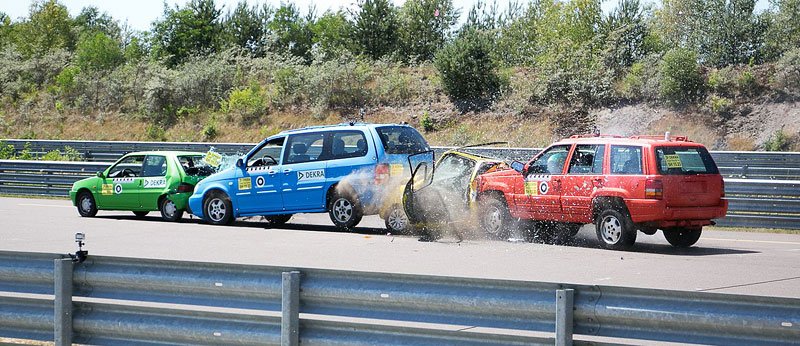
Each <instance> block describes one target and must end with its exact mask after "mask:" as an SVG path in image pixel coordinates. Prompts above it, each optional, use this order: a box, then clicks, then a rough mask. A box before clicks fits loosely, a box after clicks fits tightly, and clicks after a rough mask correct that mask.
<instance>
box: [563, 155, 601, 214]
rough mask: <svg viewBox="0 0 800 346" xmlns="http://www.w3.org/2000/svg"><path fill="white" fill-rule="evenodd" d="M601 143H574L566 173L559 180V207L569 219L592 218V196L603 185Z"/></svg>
mask: <svg viewBox="0 0 800 346" xmlns="http://www.w3.org/2000/svg"><path fill="white" fill-rule="evenodd" d="M605 148H606V146H605V145H604V144H578V145H576V146H575V150H574V151H573V152H572V156H571V157H570V160H569V166H568V168H567V174H566V175H564V177H563V178H562V180H561V208H562V210H563V211H564V217H565V218H566V220H564V221H570V222H582V223H583V222H585V223H589V222H591V220H592V195H593V193H594V191H595V190H596V189H599V188H602V187H603V186H604V184H605V179H604V178H603V162H605Z"/></svg>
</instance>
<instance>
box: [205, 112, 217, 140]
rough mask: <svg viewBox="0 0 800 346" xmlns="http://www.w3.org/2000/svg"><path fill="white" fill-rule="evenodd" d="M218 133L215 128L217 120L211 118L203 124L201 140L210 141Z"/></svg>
mask: <svg viewBox="0 0 800 346" xmlns="http://www.w3.org/2000/svg"><path fill="white" fill-rule="evenodd" d="M218 134H219V132H218V130H217V120H216V119H215V118H213V117H212V118H211V120H209V121H208V122H207V123H206V125H205V126H203V140H205V141H210V140H213V139H214V138H217V135H218Z"/></svg>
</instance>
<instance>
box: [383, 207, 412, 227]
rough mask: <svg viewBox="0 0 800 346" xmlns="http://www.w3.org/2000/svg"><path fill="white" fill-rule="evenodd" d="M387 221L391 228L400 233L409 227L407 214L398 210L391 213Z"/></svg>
mask: <svg viewBox="0 0 800 346" xmlns="http://www.w3.org/2000/svg"><path fill="white" fill-rule="evenodd" d="M386 221H388V222H389V226H391V227H392V229H393V230H398V231H402V230H404V229H406V227H407V225H408V218H407V217H406V214H405V213H404V212H402V211H400V209H397V208H395V209H393V210H392V212H390V213H389V217H388V218H387V220H386Z"/></svg>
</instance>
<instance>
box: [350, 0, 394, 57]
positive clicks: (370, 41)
mask: <svg viewBox="0 0 800 346" xmlns="http://www.w3.org/2000/svg"><path fill="white" fill-rule="evenodd" d="M358 7H359V11H358V13H356V14H355V16H354V17H355V23H354V24H353V33H352V34H353V41H355V43H356V45H357V46H358V51H359V53H361V54H364V55H367V56H369V57H370V58H372V59H375V60H378V59H380V58H382V57H384V56H387V55H389V54H391V53H393V52H394V51H395V49H396V48H397V44H398V35H397V29H398V27H399V24H398V19H397V9H395V7H394V6H393V5H392V4H391V3H390V2H389V0H359V3H358Z"/></svg>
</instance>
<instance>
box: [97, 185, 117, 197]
mask: <svg viewBox="0 0 800 346" xmlns="http://www.w3.org/2000/svg"><path fill="white" fill-rule="evenodd" d="M100 194H102V195H104V196H110V195H112V194H114V184H103V185H102V186H101V189H100Z"/></svg>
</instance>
